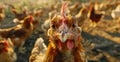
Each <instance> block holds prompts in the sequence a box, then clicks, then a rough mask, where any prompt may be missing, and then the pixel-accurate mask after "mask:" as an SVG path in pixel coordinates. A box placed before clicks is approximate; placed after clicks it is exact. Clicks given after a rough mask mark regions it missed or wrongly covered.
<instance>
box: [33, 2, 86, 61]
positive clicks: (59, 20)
mask: <svg viewBox="0 0 120 62" xmlns="http://www.w3.org/2000/svg"><path fill="white" fill-rule="evenodd" d="M65 8H67V3H64V4H63V5H62V9H61V14H60V15H55V16H54V17H53V18H52V20H50V28H49V30H48V36H49V44H48V48H47V51H46V53H45V55H44V56H42V57H43V60H42V59H38V61H37V62H86V61H87V60H86V59H87V58H86V55H85V51H84V48H83V47H82V44H81V29H80V27H78V24H77V21H76V19H74V17H72V16H70V15H68V16H67V15H66V13H65ZM33 62H34V61H33Z"/></svg>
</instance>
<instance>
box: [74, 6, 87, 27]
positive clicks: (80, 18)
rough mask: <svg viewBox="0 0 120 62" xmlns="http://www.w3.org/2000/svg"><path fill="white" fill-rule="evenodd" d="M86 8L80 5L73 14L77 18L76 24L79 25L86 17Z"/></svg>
mask: <svg viewBox="0 0 120 62" xmlns="http://www.w3.org/2000/svg"><path fill="white" fill-rule="evenodd" d="M87 13H88V11H87V9H86V8H85V7H82V8H81V9H80V11H79V12H78V14H76V15H75V17H76V19H77V20H78V25H79V26H80V27H81V26H82V25H83V24H84V22H85V20H86V19H87Z"/></svg>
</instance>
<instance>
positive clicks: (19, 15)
mask: <svg viewBox="0 0 120 62" xmlns="http://www.w3.org/2000/svg"><path fill="white" fill-rule="evenodd" d="M10 7H11V11H12V13H13V14H14V16H15V19H14V20H13V22H14V23H18V22H19V21H21V20H23V19H24V18H25V17H26V16H27V15H28V11H27V9H26V8H23V11H21V12H18V11H17V9H16V8H15V7H14V6H13V5H10Z"/></svg>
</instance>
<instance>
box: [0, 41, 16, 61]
mask: <svg viewBox="0 0 120 62" xmlns="http://www.w3.org/2000/svg"><path fill="white" fill-rule="evenodd" d="M16 59H17V56H16V53H15V52H14V45H13V44H12V42H11V40H10V39H1V40H0V62H15V61H16Z"/></svg>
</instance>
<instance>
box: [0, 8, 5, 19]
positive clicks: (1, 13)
mask: <svg viewBox="0 0 120 62" xmlns="http://www.w3.org/2000/svg"><path fill="white" fill-rule="evenodd" d="M4 18H5V13H4V7H3V6H0V21H1V20H3V19H4Z"/></svg>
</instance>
